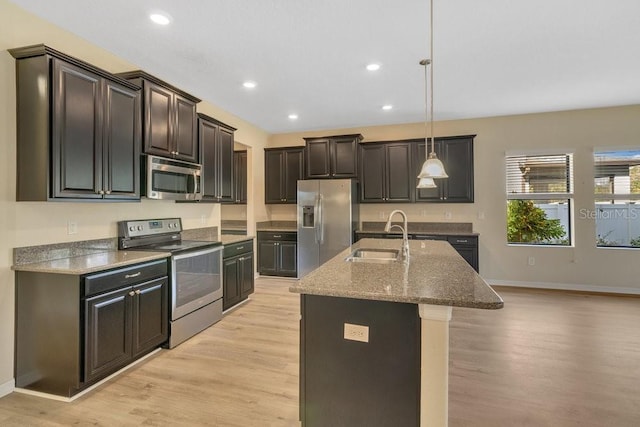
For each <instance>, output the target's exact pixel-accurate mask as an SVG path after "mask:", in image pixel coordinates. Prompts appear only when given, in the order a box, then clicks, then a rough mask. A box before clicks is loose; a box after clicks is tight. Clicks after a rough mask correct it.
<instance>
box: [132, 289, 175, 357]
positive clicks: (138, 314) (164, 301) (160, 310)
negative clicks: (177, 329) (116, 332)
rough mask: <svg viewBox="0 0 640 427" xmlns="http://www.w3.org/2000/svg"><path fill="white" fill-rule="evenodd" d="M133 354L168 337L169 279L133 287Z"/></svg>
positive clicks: (155, 345)
mask: <svg viewBox="0 0 640 427" xmlns="http://www.w3.org/2000/svg"><path fill="white" fill-rule="evenodd" d="M133 291H134V292H135V297H134V298H133V317H132V323H133V328H132V335H133V337H132V338H133V343H132V345H133V348H132V353H133V356H134V357H135V356H137V355H139V354H142V353H144V352H146V351H149V350H151V349H154V348H156V347H158V346H159V345H161V344H162V343H164V342H165V341H167V339H168V338H169V306H168V295H169V279H168V278H166V277H163V278H161V279H157V280H153V281H151V282H147V283H142V284H140V285H136V286H134V287H133Z"/></svg>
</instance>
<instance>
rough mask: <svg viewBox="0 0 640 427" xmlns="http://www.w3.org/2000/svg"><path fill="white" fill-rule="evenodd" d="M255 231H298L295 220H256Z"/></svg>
mask: <svg viewBox="0 0 640 427" xmlns="http://www.w3.org/2000/svg"><path fill="white" fill-rule="evenodd" d="M256 231H276V232H278V231H282V232H286V231H295V232H298V223H297V222H296V221H262V222H256Z"/></svg>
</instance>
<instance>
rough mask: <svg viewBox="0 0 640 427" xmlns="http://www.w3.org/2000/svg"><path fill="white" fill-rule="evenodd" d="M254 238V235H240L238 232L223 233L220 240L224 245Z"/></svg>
mask: <svg viewBox="0 0 640 427" xmlns="http://www.w3.org/2000/svg"><path fill="white" fill-rule="evenodd" d="M247 240H253V236H239V235H236V234H221V235H220V241H221V242H222V244H223V245H232V244H234V243H238V242H244V241H247Z"/></svg>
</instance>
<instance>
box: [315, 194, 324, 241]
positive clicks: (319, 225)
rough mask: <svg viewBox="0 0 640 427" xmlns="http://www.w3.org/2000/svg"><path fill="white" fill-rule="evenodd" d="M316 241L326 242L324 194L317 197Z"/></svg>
mask: <svg viewBox="0 0 640 427" xmlns="http://www.w3.org/2000/svg"><path fill="white" fill-rule="evenodd" d="M316 209H317V210H316V218H317V220H316V242H317V243H318V244H322V243H324V218H323V212H322V194H318V196H317V197H316Z"/></svg>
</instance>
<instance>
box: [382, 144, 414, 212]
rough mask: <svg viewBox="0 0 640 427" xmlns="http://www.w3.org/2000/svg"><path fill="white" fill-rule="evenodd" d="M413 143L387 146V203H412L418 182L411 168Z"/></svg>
mask: <svg viewBox="0 0 640 427" xmlns="http://www.w3.org/2000/svg"><path fill="white" fill-rule="evenodd" d="M411 150H412V145H411V143H405V142H402V143H390V144H386V165H385V177H386V190H387V194H386V201H387V202H410V201H411V200H412V199H413V197H412V196H413V193H414V188H415V186H416V181H415V179H414V176H413V172H412V168H411Z"/></svg>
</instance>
